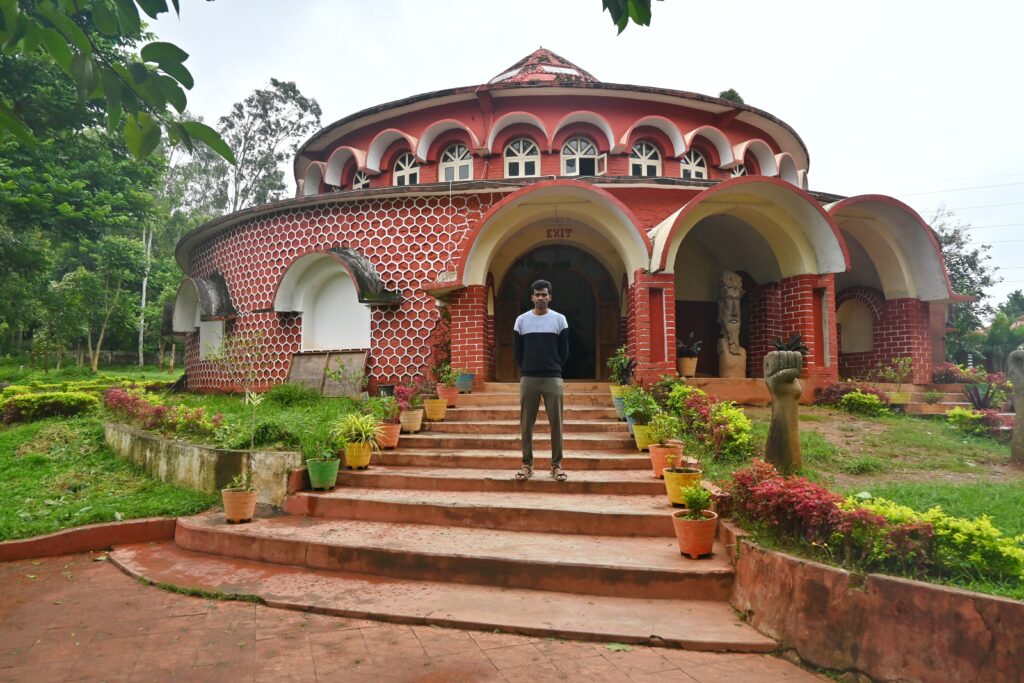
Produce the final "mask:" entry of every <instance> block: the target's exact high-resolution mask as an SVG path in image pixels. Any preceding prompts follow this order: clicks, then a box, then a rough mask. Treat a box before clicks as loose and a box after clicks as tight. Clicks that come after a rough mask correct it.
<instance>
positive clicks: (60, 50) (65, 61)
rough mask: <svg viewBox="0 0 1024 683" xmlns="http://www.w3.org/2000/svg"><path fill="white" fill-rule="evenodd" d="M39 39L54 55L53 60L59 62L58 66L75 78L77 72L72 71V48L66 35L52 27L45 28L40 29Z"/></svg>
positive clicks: (52, 55) (51, 54)
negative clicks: (69, 46) (65, 37)
mask: <svg viewBox="0 0 1024 683" xmlns="http://www.w3.org/2000/svg"><path fill="white" fill-rule="evenodd" d="M39 41H40V42H41V43H42V44H43V47H45V48H46V51H47V52H49V53H50V56H51V57H53V61H55V62H57V66H59V67H60V68H61V70H62V71H64V73H66V74H67V75H68V76H71V77H72V78H74V77H75V74H73V73H72V72H71V49H70V48H68V44H67V41H66V40H64V36H62V35H61V34H59V33H57V32H56V31H55V30H53V29H52V28H44V29H40V31H39Z"/></svg>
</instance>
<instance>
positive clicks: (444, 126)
mask: <svg viewBox="0 0 1024 683" xmlns="http://www.w3.org/2000/svg"><path fill="white" fill-rule="evenodd" d="M453 129H458V130H463V131H466V135H468V136H469V141H470V144H471V146H472V150H474V151H475V150H479V149H480V139H479V138H477V136H476V133H474V132H473V130H472V129H471V128H470V127H469V126H467V125H466V124H465V123H463V122H462V121H458V120H456V119H443V120H441V121H437V122H435V123H432V124H430V125H429V126H427V128H426V129H424V130H423V132H422V133H420V140H419V144H418V145H417V147H416V150H415V151H416V156H417V157H418V158H419V159H421V160H422V161H427V160H428V159H427V157H428V156H429V155H430V146H431V145H433V144H434V140H436V139H437V138H438V136H439V135H441V134H442V133H446V132H448V131H450V130H453Z"/></svg>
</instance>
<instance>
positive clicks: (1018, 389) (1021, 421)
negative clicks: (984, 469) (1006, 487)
mask: <svg viewBox="0 0 1024 683" xmlns="http://www.w3.org/2000/svg"><path fill="white" fill-rule="evenodd" d="M1006 377H1007V379H1009V380H1010V382H1011V383H1012V384H1013V410H1014V412H1015V413H1016V415H1014V418H1013V440H1012V441H1010V462H1015V463H1017V464H1018V465H1024V349H1015V350H1013V351H1011V352H1010V355H1009V356H1007V358H1006Z"/></svg>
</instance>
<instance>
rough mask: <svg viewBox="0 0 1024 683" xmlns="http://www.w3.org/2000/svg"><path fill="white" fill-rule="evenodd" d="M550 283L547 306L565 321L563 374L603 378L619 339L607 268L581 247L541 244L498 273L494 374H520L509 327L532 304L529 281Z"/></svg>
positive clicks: (615, 296)
mask: <svg viewBox="0 0 1024 683" xmlns="http://www.w3.org/2000/svg"><path fill="white" fill-rule="evenodd" d="M535 280H548V281H549V282H551V289H552V305H551V307H552V308H553V309H554V310H556V311H558V312H559V313H561V314H563V315H565V317H566V319H567V320H568V322H569V363H568V365H567V366H566V368H565V371H564V373H563V377H564V378H565V379H601V378H605V377H606V374H607V373H606V362H607V360H608V357H609V356H611V354H612V353H614V351H615V348H616V347H617V346H618V345H619V344H620V340H619V311H620V307H619V300H618V299H619V297H618V291H617V287H616V286H615V282H614V280H613V279H612V276H611V274H610V273H609V272H608V269H607V268H605V266H604V265H603V264H602V263H601V262H600V261H598V260H597V259H596V258H594V257H593V256H591V255H590V254H589V253H587V252H586V251H584V250H583V249H579V248H577V247H573V246H569V245H564V244H555V245H545V246H542V247H538V248H536V249H533V250H532V251H529V252H527V253H526V254H524V255H523V256H521V257H519V258H518V259H517V260H516V261H515V262H514V263H513V264H512V266H511V267H510V268H509V270H508V271H507V272H506V274H505V276H504V277H503V278H502V281H501V285H500V286H499V287H498V292H497V296H496V297H495V302H494V307H495V310H494V327H495V335H494V336H495V346H496V348H495V374H496V379H497V380H498V381H503V382H509V381H514V380H516V379H518V377H519V373H518V369H517V368H516V363H515V358H514V357H513V353H512V326H513V324H514V323H515V319H516V317H517V316H518V315H519V314H520V313H522V312H524V311H527V310H529V309H530V307H531V306H532V304H531V303H530V284H531V283H532V282H534V281H535Z"/></svg>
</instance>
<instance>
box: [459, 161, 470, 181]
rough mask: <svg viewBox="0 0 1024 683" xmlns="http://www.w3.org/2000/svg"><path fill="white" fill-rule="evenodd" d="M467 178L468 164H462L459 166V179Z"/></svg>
mask: <svg viewBox="0 0 1024 683" xmlns="http://www.w3.org/2000/svg"><path fill="white" fill-rule="evenodd" d="M468 178H469V165H468V164H463V165H462V166H459V180H467V179H468Z"/></svg>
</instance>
